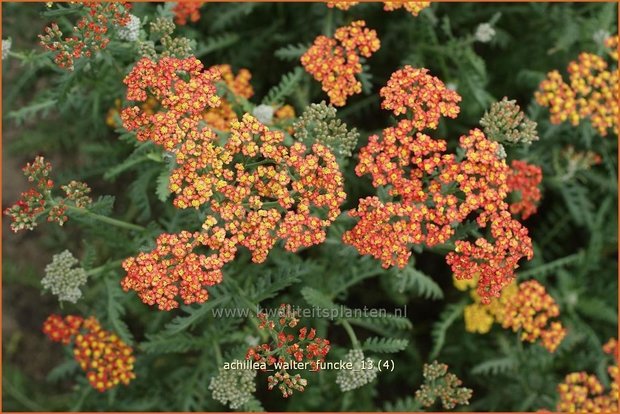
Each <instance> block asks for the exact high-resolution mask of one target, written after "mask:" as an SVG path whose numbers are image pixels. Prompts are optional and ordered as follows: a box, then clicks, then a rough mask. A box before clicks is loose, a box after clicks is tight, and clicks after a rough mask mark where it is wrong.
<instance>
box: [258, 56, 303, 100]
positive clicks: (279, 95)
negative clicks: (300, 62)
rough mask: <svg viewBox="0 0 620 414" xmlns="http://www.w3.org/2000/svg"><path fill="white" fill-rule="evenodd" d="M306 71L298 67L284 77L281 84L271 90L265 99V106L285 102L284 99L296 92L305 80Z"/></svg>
mask: <svg viewBox="0 0 620 414" xmlns="http://www.w3.org/2000/svg"><path fill="white" fill-rule="evenodd" d="M303 75H304V71H303V69H302V68H301V67H299V66H298V67H296V68H295V69H293V70H292V71H291V72H289V73H287V74H285V75H283V76H282V79H280V82H279V83H278V84H277V85H276V86H274V87H273V88H271V89H270V90H269V92H267V95H265V98H264V99H263V104H266V105H277V104H280V103H282V102H283V101H284V98H286V97H288V96H290V95H291V94H292V93H293V92H295V90H296V88H297V86H298V85H299V82H301V80H302V79H303Z"/></svg>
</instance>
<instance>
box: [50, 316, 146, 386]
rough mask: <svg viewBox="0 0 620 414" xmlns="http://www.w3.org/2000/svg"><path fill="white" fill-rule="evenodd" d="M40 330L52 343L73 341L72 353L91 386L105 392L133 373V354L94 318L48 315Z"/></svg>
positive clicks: (128, 379)
mask: <svg viewBox="0 0 620 414" xmlns="http://www.w3.org/2000/svg"><path fill="white" fill-rule="evenodd" d="M43 332H44V333H45V334H46V335H47V336H48V337H49V338H50V339H51V340H52V341H54V342H61V343H63V344H65V345H68V344H70V343H71V342H74V348H73V354H74V357H75V360H76V361H77V362H78V363H79V364H80V367H81V368H82V369H83V370H84V371H85V372H86V378H87V379H88V382H89V383H90V385H91V386H92V387H93V388H95V389H96V390H97V391H99V392H104V391H107V390H109V389H110V388H113V387H115V386H116V385H118V384H121V383H122V384H125V385H128V384H129V382H130V381H131V380H133V379H134V378H135V377H136V375H135V374H134V372H133V365H134V362H135V357H134V356H133V351H132V349H131V347H130V346H128V345H127V344H125V343H124V342H123V341H122V340H121V339H120V338H119V337H118V336H117V335H116V334H114V333H112V332H109V331H106V330H104V329H102V328H101V325H100V324H99V321H97V319H95V318H94V317H92V316H91V317H90V318H88V319H84V318H82V317H81V316H73V315H68V316H66V317H65V318H64V319H63V318H62V317H61V316H60V315H50V316H49V317H48V318H47V320H46V321H45V323H44V324H43Z"/></svg>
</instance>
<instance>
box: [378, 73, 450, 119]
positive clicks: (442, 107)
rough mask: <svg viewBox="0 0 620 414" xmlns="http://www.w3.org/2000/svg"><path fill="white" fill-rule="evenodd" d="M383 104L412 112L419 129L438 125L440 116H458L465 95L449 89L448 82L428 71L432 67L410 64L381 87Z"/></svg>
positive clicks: (400, 112)
mask: <svg viewBox="0 0 620 414" xmlns="http://www.w3.org/2000/svg"><path fill="white" fill-rule="evenodd" d="M380 94H381V97H383V102H382V103H381V107H382V108H383V109H387V110H389V111H392V112H394V115H396V116H398V115H404V114H408V115H411V120H412V122H413V127H414V128H415V129H417V130H423V129H425V128H432V129H435V128H437V125H438V123H439V118H440V117H442V116H447V117H449V118H456V117H457V115H458V114H459V111H460V107H459V105H458V103H459V102H460V101H461V97H460V96H459V94H458V93H456V92H455V91H453V90H451V89H448V88H446V86H445V85H444V83H443V82H442V81H441V80H439V79H438V78H436V77H435V76H431V75H429V74H428V69H424V68H423V69H417V68H412V67H411V66H409V65H407V66H405V67H404V68H403V69H399V70H397V71H396V72H394V73H393V74H392V76H391V77H390V79H389V80H388V83H387V85H386V86H384V87H383V88H381V91H380Z"/></svg>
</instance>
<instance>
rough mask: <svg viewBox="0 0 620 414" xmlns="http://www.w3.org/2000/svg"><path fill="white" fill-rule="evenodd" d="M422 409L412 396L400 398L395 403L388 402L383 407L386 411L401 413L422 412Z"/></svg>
mask: <svg viewBox="0 0 620 414" xmlns="http://www.w3.org/2000/svg"><path fill="white" fill-rule="evenodd" d="M420 408H421V406H420V404H419V403H418V402H417V401H416V400H415V399H414V398H413V397H412V396H411V395H408V396H406V397H405V398H399V399H398V400H396V401H394V402H391V401H388V402H386V403H385V405H384V406H383V410H384V411H389V412H401V413H413V412H418V411H420Z"/></svg>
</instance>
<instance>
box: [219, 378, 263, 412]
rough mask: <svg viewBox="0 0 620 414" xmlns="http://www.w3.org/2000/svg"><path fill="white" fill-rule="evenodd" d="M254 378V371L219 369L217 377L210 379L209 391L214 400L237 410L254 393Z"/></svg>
mask: <svg viewBox="0 0 620 414" xmlns="http://www.w3.org/2000/svg"><path fill="white" fill-rule="evenodd" d="M255 378H256V371H255V370H252V369H224V368H220V369H219V373H218V375H216V376H214V377H212V378H211V382H210V383H209V389H210V390H211V391H212V393H213V394H212V396H213V399H214V400H216V401H219V402H220V403H222V404H224V405H227V406H228V407H230V408H231V409H232V410H238V409H239V408H241V407H243V404H245V403H246V402H248V401H249V400H250V398H252V394H254V392H255V391H256V382H254V380H255Z"/></svg>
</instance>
